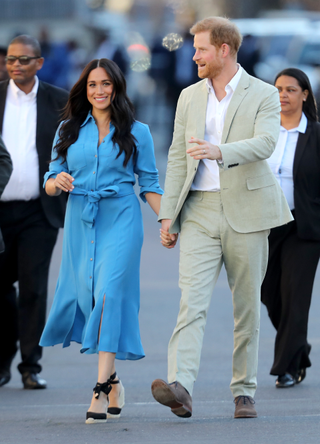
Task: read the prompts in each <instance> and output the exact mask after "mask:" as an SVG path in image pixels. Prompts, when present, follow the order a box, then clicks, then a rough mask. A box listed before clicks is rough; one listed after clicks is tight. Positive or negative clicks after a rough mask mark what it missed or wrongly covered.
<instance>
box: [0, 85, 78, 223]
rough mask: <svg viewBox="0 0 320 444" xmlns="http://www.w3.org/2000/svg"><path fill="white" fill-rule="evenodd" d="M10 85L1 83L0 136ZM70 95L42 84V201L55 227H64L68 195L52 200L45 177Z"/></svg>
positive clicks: (39, 139)
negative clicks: (62, 113) (45, 184)
mask: <svg viewBox="0 0 320 444" xmlns="http://www.w3.org/2000/svg"><path fill="white" fill-rule="evenodd" d="M8 84H9V81H8V80H6V81H3V82H0V133H1V132H2V124H3V115H4V108H5V104H6V96H7V88H8ZM68 96H69V93H68V92H67V91H65V90H64V89H61V88H57V87H56V86H53V85H49V84H48V83H45V82H42V81H41V80H40V81H39V89H38V93H37V130H36V145H37V151H38V156H39V176H40V177H39V180H40V201H41V205H42V208H43V211H44V214H45V216H46V218H47V220H48V222H49V223H50V224H51V225H52V226H53V227H55V228H60V227H62V226H63V222H64V213H65V207H66V193H62V194H61V195H60V196H58V197H55V198H54V199H53V198H52V197H50V196H48V195H47V194H46V192H45V190H44V188H43V186H42V184H43V176H44V174H45V173H46V172H47V171H48V165H49V161H50V159H51V149H52V142H53V138H54V135H55V132H56V130H57V127H58V124H59V120H60V117H61V110H62V108H63V107H64V106H65V104H66V103H67V100H68Z"/></svg>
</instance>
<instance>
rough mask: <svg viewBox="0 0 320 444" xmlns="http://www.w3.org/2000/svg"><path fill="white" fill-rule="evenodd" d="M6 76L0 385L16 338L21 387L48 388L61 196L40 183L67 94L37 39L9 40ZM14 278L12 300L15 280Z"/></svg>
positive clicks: (0, 121)
mask: <svg viewBox="0 0 320 444" xmlns="http://www.w3.org/2000/svg"><path fill="white" fill-rule="evenodd" d="M6 62H7V69H8V73H9V76H10V81H8V80H7V81H3V82H0V132H2V136H3V140H4V143H5V145H6V147H7V150H8V151H9V153H10V155H11V157H12V163H13V173H12V175H11V178H10V180H9V182H8V185H7V186H6V188H5V190H4V192H3V194H2V196H1V200H0V227H1V230H2V234H3V239H4V243H5V247H6V248H5V252H4V253H2V254H1V255H0V281H1V287H0V336H1V337H3V338H5V341H4V343H3V346H2V347H1V353H0V386H2V385H4V384H7V383H8V382H9V380H10V378H11V371H10V367H11V363H12V360H13V358H14V356H15V354H16V352H17V341H18V340H19V341H20V351H21V358H22V362H21V363H20V364H19V365H18V369H19V372H20V373H21V375H22V382H23V385H24V388H26V389H41V388H46V381H45V380H44V379H41V378H39V376H38V373H40V372H41V365H40V364H39V361H40V359H41V356H42V348H41V347H40V346H39V339H40V336H41V333H42V330H43V327H44V323H45V315H46V302H47V282H48V272H49V264H50V260H51V255H52V251H53V247H54V245H55V242H56V238H57V234H58V229H59V228H60V227H62V226H63V220H64V212H65V198H64V197H63V196H61V197H60V198H58V199H55V200H54V201H52V200H51V199H50V198H49V196H47V194H46V193H45V191H44V189H43V186H42V184H43V176H44V174H45V172H46V171H47V168H48V161H49V160H50V157H51V147H52V141H53V138H54V134H55V131H56V129H57V127H58V122H59V118H60V111H61V109H62V108H63V107H64V106H65V104H66V102H67V99H68V92H67V91H64V90H62V89H60V88H56V87H55V86H52V85H48V84H47V83H44V82H42V81H39V79H38V77H37V75H36V74H37V73H38V71H39V70H40V69H41V68H42V65H43V63H44V59H43V57H42V56H41V49H40V45H39V42H38V41H37V40H36V39H34V38H32V37H30V36H27V35H21V36H18V37H16V38H14V39H13V40H12V41H11V43H10V44H9V47H8V53H7V57H6ZM17 281H18V283H19V298H18V303H17V298H16V289H15V286H14V284H15V283H16V282H17Z"/></svg>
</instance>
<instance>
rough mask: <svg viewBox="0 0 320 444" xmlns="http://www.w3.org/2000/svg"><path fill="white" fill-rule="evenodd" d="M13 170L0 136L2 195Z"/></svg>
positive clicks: (1, 247)
mask: <svg viewBox="0 0 320 444" xmlns="http://www.w3.org/2000/svg"><path fill="white" fill-rule="evenodd" d="M11 172H12V162H11V157H10V154H9V153H8V151H7V150H6V147H5V146H4V143H3V140H2V137H1V136H0V197H1V194H2V193H3V190H4V187H5V186H6V185H7V183H8V181H9V179H10V175H11ZM3 251H4V243H3V239H2V233H1V230H0V253H2V252H3Z"/></svg>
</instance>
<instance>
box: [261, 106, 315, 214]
mask: <svg viewBox="0 0 320 444" xmlns="http://www.w3.org/2000/svg"><path fill="white" fill-rule="evenodd" d="M307 125H308V120H307V118H306V116H305V114H304V113H302V116H301V120H300V123H299V126H297V127H296V128H292V129H290V130H286V129H285V128H283V126H280V135H279V139H278V142H277V145H276V148H275V150H274V152H273V153H272V155H271V157H270V158H269V159H267V162H268V164H269V166H270V168H271V170H272V172H273V174H274V175H275V176H276V178H277V180H278V182H279V184H280V186H281V188H282V190H283V193H284V195H285V197H286V199H287V202H288V205H289V208H290V210H294V199H293V161H294V155H295V152H296V147H297V142H298V137H299V133H305V132H306V129H307Z"/></svg>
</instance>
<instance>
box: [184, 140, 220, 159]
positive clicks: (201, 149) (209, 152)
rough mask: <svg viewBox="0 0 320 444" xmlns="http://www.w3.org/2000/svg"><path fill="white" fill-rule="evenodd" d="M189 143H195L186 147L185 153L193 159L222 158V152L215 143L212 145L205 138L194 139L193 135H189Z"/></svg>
mask: <svg viewBox="0 0 320 444" xmlns="http://www.w3.org/2000/svg"><path fill="white" fill-rule="evenodd" d="M189 143H196V144H197V145H196V146H193V147H192V148H188V149H187V153H188V154H189V155H190V156H191V157H193V158H194V159H196V160H201V159H209V160H222V154H221V151H220V148H219V147H218V146H217V145H213V144H212V143H210V142H208V141H207V140H202V139H195V138H194V137H191V139H190V140H189Z"/></svg>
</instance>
